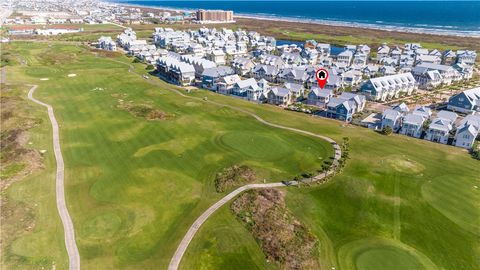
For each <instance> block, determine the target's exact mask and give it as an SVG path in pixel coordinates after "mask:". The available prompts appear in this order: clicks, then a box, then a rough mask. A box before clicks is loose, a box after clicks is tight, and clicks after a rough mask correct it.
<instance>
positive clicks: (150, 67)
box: [145, 65, 155, 70]
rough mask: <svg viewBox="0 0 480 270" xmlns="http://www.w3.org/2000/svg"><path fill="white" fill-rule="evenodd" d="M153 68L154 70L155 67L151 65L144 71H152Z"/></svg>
mask: <svg viewBox="0 0 480 270" xmlns="http://www.w3.org/2000/svg"><path fill="white" fill-rule="evenodd" d="M154 68H155V67H154V66H153V65H147V67H146V68H145V69H147V70H152V69H154Z"/></svg>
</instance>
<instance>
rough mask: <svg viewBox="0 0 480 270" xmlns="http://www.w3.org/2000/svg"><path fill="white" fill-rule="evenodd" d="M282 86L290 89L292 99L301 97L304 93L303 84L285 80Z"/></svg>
mask: <svg viewBox="0 0 480 270" xmlns="http://www.w3.org/2000/svg"><path fill="white" fill-rule="evenodd" d="M283 87H285V88H287V89H288V90H290V92H291V93H292V100H297V99H302V98H303V97H304V94H305V87H303V84H298V83H291V82H286V83H284V84H283Z"/></svg>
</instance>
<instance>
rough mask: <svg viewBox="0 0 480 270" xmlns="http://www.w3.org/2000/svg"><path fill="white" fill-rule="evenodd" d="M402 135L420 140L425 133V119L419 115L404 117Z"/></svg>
mask: <svg viewBox="0 0 480 270" xmlns="http://www.w3.org/2000/svg"><path fill="white" fill-rule="evenodd" d="M402 122H403V124H402V127H401V129H400V134H403V135H407V136H411V137H415V138H420V137H421V136H422V133H423V123H424V122H425V118H424V117H423V116H421V115H419V114H414V113H409V114H407V115H405V117H403V120H402Z"/></svg>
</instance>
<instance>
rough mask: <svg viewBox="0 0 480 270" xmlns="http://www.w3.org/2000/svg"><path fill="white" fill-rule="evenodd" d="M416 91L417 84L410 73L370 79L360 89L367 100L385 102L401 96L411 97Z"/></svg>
mask: <svg viewBox="0 0 480 270" xmlns="http://www.w3.org/2000/svg"><path fill="white" fill-rule="evenodd" d="M416 89H417V83H416V81H415V78H414V77H413V75H412V73H410V72H408V73H401V74H396V75H390V76H384V77H378V78H371V79H369V80H368V81H367V82H366V83H365V84H363V85H362V86H361V88H360V91H361V92H362V93H364V94H365V95H366V96H367V98H368V99H370V100H375V101H385V100H388V99H392V98H398V97H399V96H400V95H401V94H404V95H411V94H412V93H413V91H415V90H416Z"/></svg>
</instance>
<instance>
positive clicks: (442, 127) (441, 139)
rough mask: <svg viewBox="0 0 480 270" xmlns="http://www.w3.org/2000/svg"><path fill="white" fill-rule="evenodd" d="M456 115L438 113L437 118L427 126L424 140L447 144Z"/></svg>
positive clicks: (446, 112)
mask: <svg viewBox="0 0 480 270" xmlns="http://www.w3.org/2000/svg"><path fill="white" fill-rule="evenodd" d="M457 117H458V116H457V114H456V113H453V112H449V111H440V112H439V113H438V114H437V118H435V119H433V121H432V123H430V125H429V126H428V130H427V134H426V135H425V140H429V141H432V142H438V143H443V144H447V142H448V138H449V135H450V131H451V130H452V129H453V124H454V123H455V120H456V119H457Z"/></svg>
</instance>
